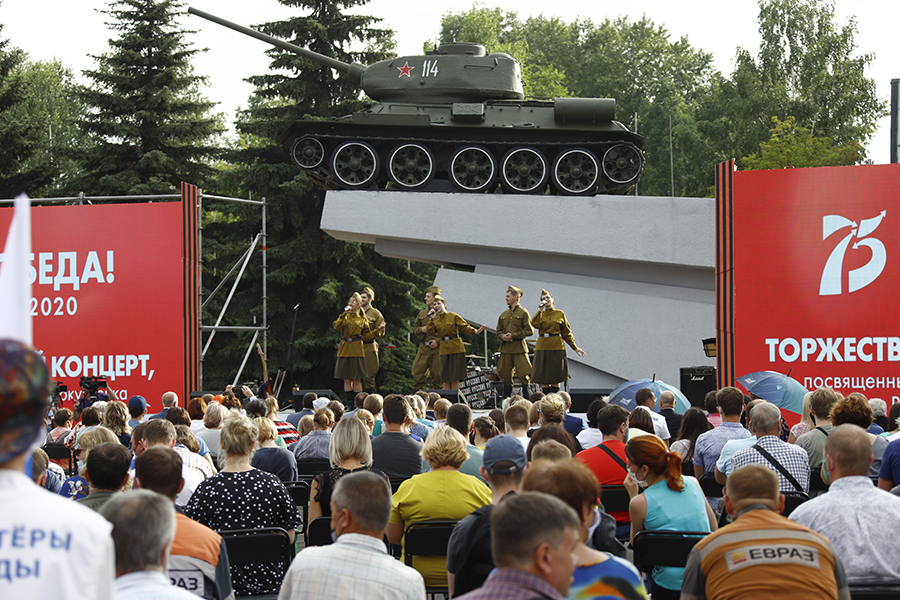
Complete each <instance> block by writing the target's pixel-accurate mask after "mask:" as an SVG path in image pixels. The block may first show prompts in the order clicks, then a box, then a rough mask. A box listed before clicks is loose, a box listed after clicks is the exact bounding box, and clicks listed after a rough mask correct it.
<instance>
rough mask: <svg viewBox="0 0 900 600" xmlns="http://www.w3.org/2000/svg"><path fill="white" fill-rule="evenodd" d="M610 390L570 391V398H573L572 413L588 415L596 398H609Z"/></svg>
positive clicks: (586, 389) (578, 389)
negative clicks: (589, 408)
mask: <svg viewBox="0 0 900 600" xmlns="http://www.w3.org/2000/svg"><path fill="white" fill-rule="evenodd" d="M611 391H612V390H610V389H602V388H597V389H592V388H577V389H576V388H573V389H570V390H569V396H571V397H572V407H571V408H570V409H569V412H570V413H586V412H587V409H588V407H589V406H590V405H591V402H593V401H594V398H601V397H603V396H609V393H610V392H611Z"/></svg>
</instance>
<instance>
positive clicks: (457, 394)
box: [422, 390, 469, 405]
mask: <svg viewBox="0 0 900 600" xmlns="http://www.w3.org/2000/svg"><path fill="white" fill-rule="evenodd" d="M422 391H423V392H428V393H429V394H430V393H431V392H434V393H435V394H439V395H440V396H441V398H446V399H447V400H449V401H450V403H451V404H456V403H457V402H462V403H463V404H466V405H468V404H469V403H468V401H467V400H466V395H465V394H463V393H462V392H461V391H459V390H422Z"/></svg>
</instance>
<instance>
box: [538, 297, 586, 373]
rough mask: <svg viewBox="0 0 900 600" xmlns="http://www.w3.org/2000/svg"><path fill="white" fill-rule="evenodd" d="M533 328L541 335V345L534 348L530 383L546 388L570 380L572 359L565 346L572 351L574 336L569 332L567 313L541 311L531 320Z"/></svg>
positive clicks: (574, 347) (551, 310)
mask: <svg viewBox="0 0 900 600" xmlns="http://www.w3.org/2000/svg"><path fill="white" fill-rule="evenodd" d="M531 325H532V326H533V327H534V328H535V329H537V331H538V336H539V337H538V341H537V343H536V344H535V345H534V369H533V370H532V371H531V380H532V381H533V382H535V383H540V384H543V385H553V384H556V383H560V382H562V381H565V380H567V379H568V378H569V359H568V358H567V357H566V350H565V346H564V345H563V342H565V343H567V344H569V346H571V347H572V349H573V350H575V349H577V348H578V346H577V345H576V344H575V336H573V335H572V330H571V329H569V321H567V320H566V313H564V312H563V311H561V310H558V309H555V308H552V309H547V310H539V311H537V312H536V313H535V315H534V318H532V319H531Z"/></svg>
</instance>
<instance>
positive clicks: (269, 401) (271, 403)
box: [266, 396, 278, 418]
mask: <svg viewBox="0 0 900 600" xmlns="http://www.w3.org/2000/svg"><path fill="white" fill-rule="evenodd" d="M266 406H267V407H268V408H269V414H268V415H267V416H268V417H270V418H271V417H272V416H273V415H274V416H276V417H277V416H278V399H277V398H276V397H275V396H266Z"/></svg>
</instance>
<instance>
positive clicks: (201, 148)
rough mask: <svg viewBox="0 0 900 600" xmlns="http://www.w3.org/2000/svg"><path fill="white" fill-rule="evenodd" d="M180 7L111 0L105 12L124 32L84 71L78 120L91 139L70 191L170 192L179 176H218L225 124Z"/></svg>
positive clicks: (168, 0) (167, 1)
mask: <svg viewBox="0 0 900 600" xmlns="http://www.w3.org/2000/svg"><path fill="white" fill-rule="evenodd" d="M182 11H183V4H182V3H181V2H180V1H178V0H113V1H112V2H110V4H109V9H108V10H106V11H103V12H104V13H105V14H106V15H108V16H109V17H111V18H112V19H113V20H112V21H111V22H110V23H109V25H110V27H111V28H112V29H113V30H114V31H117V32H119V37H117V38H115V39H112V40H110V47H111V50H110V52H108V53H106V54H103V55H101V56H96V57H94V58H95V59H96V60H97V63H98V65H97V68H96V69H93V70H89V71H85V72H84V74H85V76H87V77H88V78H89V79H91V80H92V84H91V85H87V86H81V87H79V88H78V90H77V97H78V98H79V99H80V100H81V101H82V102H83V103H84V104H85V105H86V106H87V107H88V114H87V115H86V117H85V118H84V119H82V120H81V121H79V127H80V128H81V130H82V131H84V132H85V133H86V134H87V135H89V136H90V138H91V140H92V141H93V144H92V145H91V146H90V147H89V148H87V149H86V150H80V151H79V152H78V153H77V155H75V156H73V158H77V159H78V160H79V162H80V165H81V168H82V171H83V173H82V174H81V175H80V176H79V177H76V178H73V179H71V180H70V181H68V182H67V184H66V188H67V189H68V190H69V191H71V192H78V191H85V192H88V193H90V194H95V195H116V194H159V193H171V192H174V191H177V189H178V185H179V183H180V182H181V181H189V182H192V183H198V184H203V183H204V182H205V181H207V180H208V178H209V177H210V176H211V175H212V173H213V169H212V167H211V166H210V164H209V161H210V160H211V159H213V158H215V157H216V156H217V154H218V152H219V150H218V149H217V147H216V146H215V139H214V138H215V136H216V135H217V134H219V133H221V131H222V127H221V125H220V123H219V120H218V119H217V118H216V117H215V116H213V115H211V114H210V111H211V109H212V108H213V103H211V102H209V101H207V100H205V99H203V98H202V97H201V95H200V92H199V88H200V85H201V84H202V83H203V78H202V77H198V76H196V75H194V74H193V71H192V68H191V64H190V60H191V58H192V57H193V56H194V55H195V54H196V53H197V52H198V50H193V49H190V48H189V47H188V45H187V43H186V41H185V38H186V36H187V35H188V34H189V33H191V32H188V31H183V30H180V29H178V27H177V26H176V23H175V18H176V16H177V15H178V14H180V13H181V12H182Z"/></svg>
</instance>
